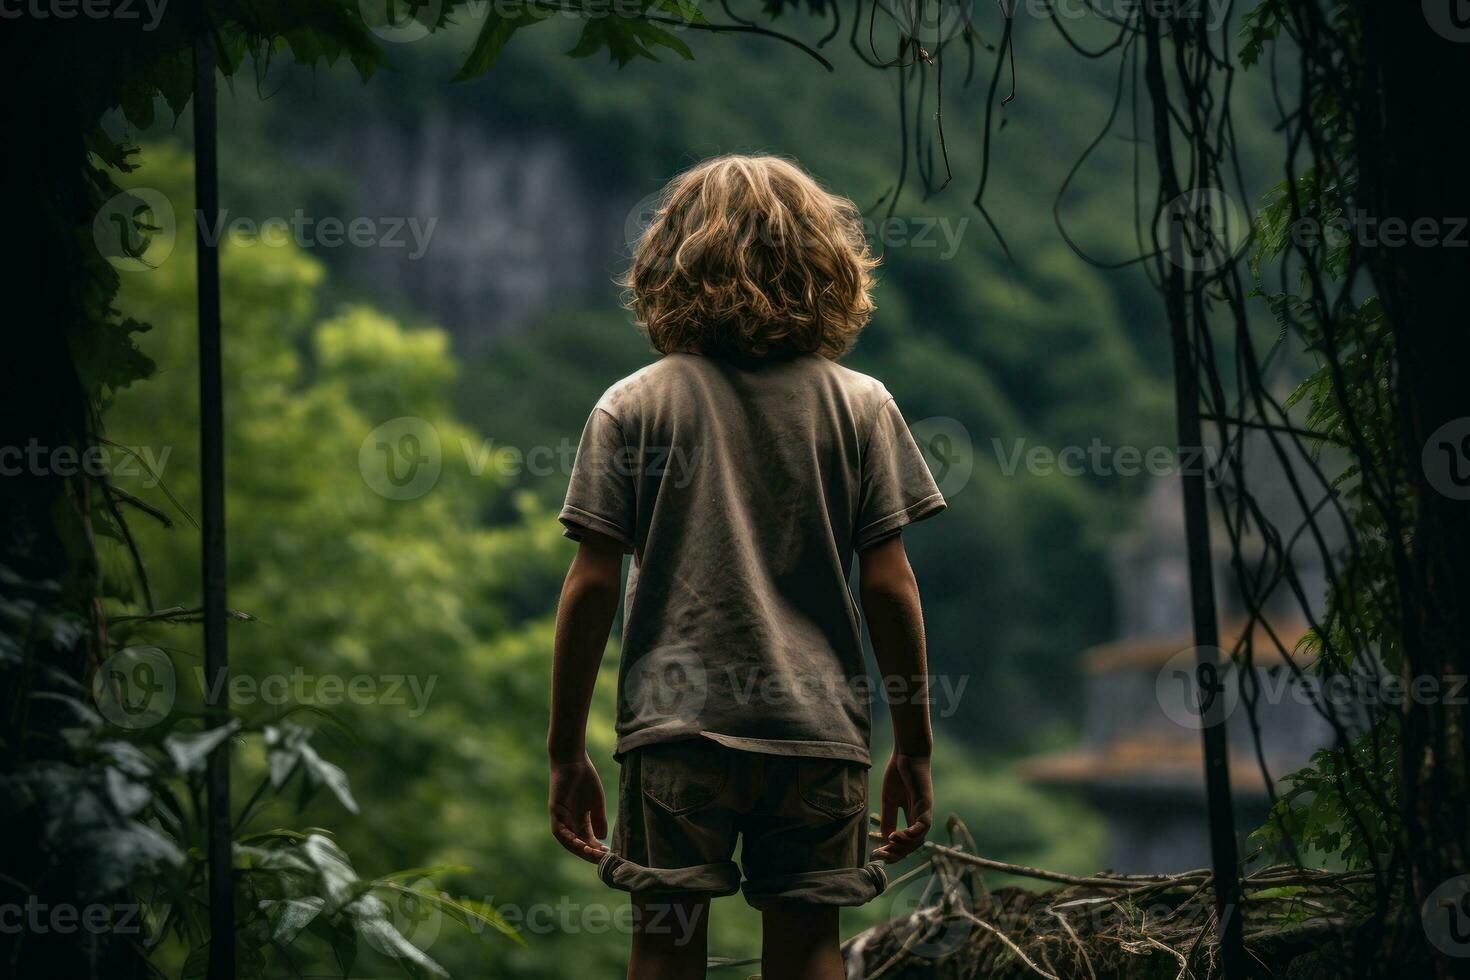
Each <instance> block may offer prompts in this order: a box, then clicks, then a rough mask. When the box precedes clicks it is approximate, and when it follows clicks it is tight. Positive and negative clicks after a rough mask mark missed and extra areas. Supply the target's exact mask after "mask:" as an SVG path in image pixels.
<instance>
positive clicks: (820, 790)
mask: <svg viewBox="0 0 1470 980" xmlns="http://www.w3.org/2000/svg"><path fill="white" fill-rule="evenodd" d="M796 781H797V789H798V791H799V792H800V793H801V799H802V802H804V803H805V804H806V805H807V806H809V807H811V808H812V809H814V810H818V811H820V812H822V813H824V814H826V815H827V816H829V817H850V816H852V815H853V814H854V813H857V812H858V811H859V810H861V809H862V808H863V806H864V805H865V804H866V803H867V802H868V767H867V766H865V765H863V764H862V763H859V762H848V761H846V760H842V759H799V760H798V761H797V767H796Z"/></svg>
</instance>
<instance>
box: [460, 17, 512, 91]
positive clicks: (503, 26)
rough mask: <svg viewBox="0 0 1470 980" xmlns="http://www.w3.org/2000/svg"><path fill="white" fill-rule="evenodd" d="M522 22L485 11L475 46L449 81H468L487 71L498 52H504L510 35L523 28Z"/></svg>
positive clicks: (497, 56) (498, 54)
mask: <svg viewBox="0 0 1470 980" xmlns="http://www.w3.org/2000/svg"><path fill="white" fill-rule="evenodd" d="M522 21H523V19H522V18H519V17H518V18H514V19H512V18H509V17H501V16H500V15H499V14H497V13H494V12H493V11H487V12H486V14H485V23H484V24H483V25H482V26H481V27H480V33H479V36H478V37H476V38H475V46H474V47H473V48H472V49H470V54H469V57H468V58H466V59H465V63H464V65H463V66H461V68H460V69H459V71H457V72H455V74H454V77H453V78H452V79H451V81H456V82H463V81H468V80H469V79H471V78H475V77H476V76H479V75H483V74H485V72H487V71H489V70H490V68H491V66H492V65H494V64H495V62H496V60H497V59H498V58H499V57H500V52H501V51H504V50H505V45H506V43H507V42H508V41H509V40H510V38H511V35H512V34H514V33H515V32H516V31H517V30H518V29H519V28H521V27H522V26H524V25H523V22H522Z"/></svg>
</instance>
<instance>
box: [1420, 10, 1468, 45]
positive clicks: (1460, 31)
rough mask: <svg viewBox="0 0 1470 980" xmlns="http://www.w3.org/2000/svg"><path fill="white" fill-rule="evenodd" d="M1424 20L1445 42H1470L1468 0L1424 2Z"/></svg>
mask: <svg viewBox="0 0 1470 980" xmlns="http://www.w3.org/2000/svg"><path fill="white" fill-rule="evenodd" d="M1424 19H1425V20H1427V21H1428V22H1429V26H1430V28H1431V29H1432V30H1433V31H1434V33H1436V34H1438V35H1439V36H1440V37H1442V38H1444V39H1445V40H1447V41H1458V42H1460V43H1461V44H1463V43H1465V42H1466V41H1470V0H1424Z"/></svg>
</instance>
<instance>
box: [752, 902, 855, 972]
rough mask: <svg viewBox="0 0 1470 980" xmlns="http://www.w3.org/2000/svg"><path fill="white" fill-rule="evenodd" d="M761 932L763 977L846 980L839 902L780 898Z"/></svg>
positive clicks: (770, 908)
mask: <svg viewBox="0 0 1470 980" xmlns="http://www.w3.org/2000/svg"><path fill="white" fill-rule="evenodd" d="M761 932H762V936H761V980H843V967H842V944H841V942H840V941H839V940H838V937H837V907H836V906H835V905H809V904H807V903H806V902H777V903H776V904H774V905H770V906H768V907H766V908H765V909H764V910H763V912H762V914H761Z"/></svg>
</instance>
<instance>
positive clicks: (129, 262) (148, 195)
mask: <svg viewBox="0 0 1470 980" xmlns="http://www.w3.org/2000/svg"><path fill="white" fill-rule="evenodd" d="M177 238H178V222H177V221H176V220H175V218H174V206H173V205H172V204H170V203H169V200H168V198H167V197H165V196H164V194H163V192H162V191H158V190H154V189H153V188H152V187H135V188H133V189H131V190H126V191H121V192H120V193H117V194H114V195H113V196H112V197H110V198H108V199H107V200H106V201H105V202H104V203H103V205H102V207H100V208H98V209H97V214H96V215H94V216H93V218H92V241H93V242H95V243H96V245H97V251H98V252H99V253H101V255H102V257H103V258H104V259H106V260H107V261H108V262H110V263H112V266H113V268H115V269H117V270H119V271H121V272H146V271H148V270H150V269H156V268H158V267H159V266H160V265H162V264H163V261H164V259H167V258H168V257H169V255H170V254H171V253H172V252H173V250H174V242H175V240H176V239H177Z"/></svg>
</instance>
